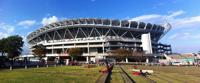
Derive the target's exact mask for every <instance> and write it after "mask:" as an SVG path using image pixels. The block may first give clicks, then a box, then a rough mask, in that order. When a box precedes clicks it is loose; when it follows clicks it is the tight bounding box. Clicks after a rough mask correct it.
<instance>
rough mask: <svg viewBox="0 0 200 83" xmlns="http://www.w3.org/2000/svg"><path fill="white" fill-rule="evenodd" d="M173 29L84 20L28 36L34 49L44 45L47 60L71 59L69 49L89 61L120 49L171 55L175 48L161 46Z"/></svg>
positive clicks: (54, 25)
mask: <svg viewBox="0 0 200 83" xmlns="http://www.w3.org/2000/svg"><path fill="white" fill-rule="evenodd" d="M170 28H171V25H170V24H169V23H166V24H164V25H157V24H151V23H144V22H137V21H129V20H114V19H99V18H81V19H68V20H63V21H60V22H55V23H51V24H49V25H45V26H42V27H41V28H39V29H38V30H36V31H34V32H32V33H30V34H29V35H28V36H27V39H28V43H29V44H30V49H33V48H32V47H33V46H35V45H38V44H42V45H44V46H45V47H46V49H47V54H46V56H47V57H58V58H62V57H65V56H68V54H67V49H69V48H80V49H81V50H82V51H83V53H82V56H83V57H85V58H86V61H87V62H88V61H94V62H95V61H96V60H98V59H102V58H106V57H107V56H109V54H108V51H110V50H115V49H119V48H125V49H130V50H134V51H144V52H145V53H146V54H164V53H165V54H170V53H171V45H166V44H162V43H159V40H160V39H161V38H162V37H163V36H164V35H165V34H166V33H167V32H168V31H169V30H170Z"/></svg>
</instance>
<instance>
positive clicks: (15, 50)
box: [3, 35, 24, 59]
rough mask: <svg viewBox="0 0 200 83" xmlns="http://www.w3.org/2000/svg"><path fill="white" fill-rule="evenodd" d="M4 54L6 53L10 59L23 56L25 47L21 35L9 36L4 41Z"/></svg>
mask: <svg viewBox="0 0 200 83" xmlns="http://www.w3.org/2000/svg"><path fill="white" fill-rule="evenodd" d="M3 44H4V45H3V53H4V52H6V53H7V56H8V58H11V59H13V58H15V57H17V56H19V55H20V54H21V52H22V51H23V50H22V47H23V44H24V42H23V38H22V37H20V36H19V35H14V36H9V37H7V38H5V39H3Z"/></svg>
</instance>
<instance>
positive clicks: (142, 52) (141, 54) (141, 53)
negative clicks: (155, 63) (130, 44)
mask: <svg viewBox="0 0 200 83" xmlns="http://www.w3.org/2000/svg"><path fill="white" fill-rule="evenodd" d="M144 54H145V52H144V51H133V55H134V56H137V57H139V58H137V61H139V62H141V59H142V58H143V55H144Z"/></svg>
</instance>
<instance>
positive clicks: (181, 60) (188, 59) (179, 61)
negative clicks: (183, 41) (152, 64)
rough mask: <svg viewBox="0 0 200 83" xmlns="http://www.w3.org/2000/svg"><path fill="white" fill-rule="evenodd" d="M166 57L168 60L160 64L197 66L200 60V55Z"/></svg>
mask: <svg viewBox="0 0 200 83" xmlns="http://www.w3.org/2000/svg"><path fill="white" fill-rule="evenodd" d="M165 57H166V60H160V62H161V63H165V64H171V65H195V64H197V60H199V59H200V57H199V55H196V54H195V53H186V54H171V55H165Z"/></svg>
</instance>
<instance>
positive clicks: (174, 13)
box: [168, 10, 185, 18]
mask: <svg viewBox="0 0 200 83" xmlns="http://www.w3.org/2000/svg"><path fill="white" fill-rule="evenodd" d="M184 13H185V12H184V11H183V10H179V11H175V12H171V14H170V15H169V16H168V18H173V17H176V16H180V15H182V14H184Z"/></svg>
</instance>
